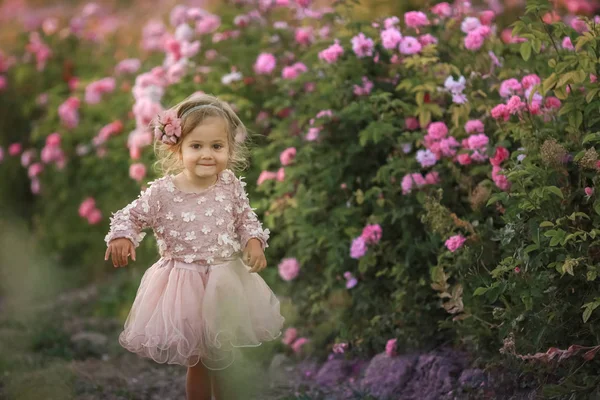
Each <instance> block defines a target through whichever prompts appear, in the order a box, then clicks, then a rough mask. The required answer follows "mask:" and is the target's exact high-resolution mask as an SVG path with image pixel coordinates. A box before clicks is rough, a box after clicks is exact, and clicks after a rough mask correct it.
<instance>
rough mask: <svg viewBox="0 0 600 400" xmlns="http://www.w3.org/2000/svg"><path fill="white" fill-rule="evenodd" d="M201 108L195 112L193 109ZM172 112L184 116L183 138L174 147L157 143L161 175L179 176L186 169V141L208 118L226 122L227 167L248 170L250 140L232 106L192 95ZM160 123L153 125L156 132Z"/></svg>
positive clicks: (204, 96) (205, 96)
mask: <svg viewBox="0 0 600 400" xmlns="http://www.w3.org/2000/svg"><path fill="white" fill-rule="evenodd" d="M198 106H207V107H200V108H196V109H194V110H192V108H194V107H198ZM169 111H175V112H176V113H177V118H181V117H182V116H184V117H185V118H184V119H183V120H182V121H181V137H180V138H179V140H178V141H177V143H175V144H166V143H163V142H161V141H160V140H155V141H154V154H155V155H156V159H157V161H156V162H155V163H154V168H155V170H157V171H158V172H159V173H161V174H162V175H167V174H172V173H179V172H181V171H182V170H183V164H182V163H181V161H180V159H179V154H180V152H181V146H182V143H183V139H184V138H185V137H186V136H187V135H188V134H189V133H190V132H191V131H193V130H194V128H196V127H197V126H198V125H199V124H201V123H202V121H204V120H205V119H206V118H208V117H220V118H223V120H224V121H225V122H226V124H225V125H226V129H227V141H228V144H229V146H228V147H229V160H228V165H227V168H229V169H232V170H234V171H236V172H240V171H243V170H245V169H246V168H248V165H249V162H248V158H249V152H250V151H249V147H248V145H249V141H250V138H249V136H248V131H247V130H246V127H245V126H244V124H243V123H242V121H241V120H240V118H239V117H238V116H237V115H236V113H235V111H233V108H231V106H230V105H229V104H228V103H227V102H225V101H223V100H220V99H219V98H217V97H215V96H211V95H209V94H193V95H191V96H189V97H187V98H186V99H185V100H183V101H182V102H180V103H178V104H176V105H175V106H173V107H171V108H170V109H169ZM188 111H189V112H188ZM156 124H157V120H156V119H155V120H154V121H153V122H152V123H151V126H150V127H151V129H152V130H154V126H156Z"/></svg>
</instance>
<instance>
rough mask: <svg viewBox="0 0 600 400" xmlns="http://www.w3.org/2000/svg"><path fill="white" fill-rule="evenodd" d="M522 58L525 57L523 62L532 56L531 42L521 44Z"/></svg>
mask: <svg viewBox="0 0 600 400" xmlns="http://www.w3.org/2000/svg"><path fill="white" fill-rule="evenodd" d="M520 50H521V57H523V60H525V61H527V60H529V56H531V43H530V42H523V43H521V49H520Z"/></svg>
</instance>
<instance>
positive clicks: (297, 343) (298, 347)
mask: <svg viewBox="0 0 600 400" xmlns="http://www.w3.org/2000/svg"><path fill="white" fill-rule="evenodd" d="M306 343H308V339H307V338H305V337H301V338H299V339H298V340H296V341H295V342H294V344H292V350H294V353H300V351H301V350H302V346H304V345H305V344H306Z"/></svg>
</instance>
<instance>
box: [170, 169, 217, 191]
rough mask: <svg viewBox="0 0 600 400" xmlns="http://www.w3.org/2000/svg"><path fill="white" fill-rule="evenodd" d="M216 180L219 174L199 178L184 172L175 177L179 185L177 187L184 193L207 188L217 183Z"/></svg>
mask: <svg viewBox="0 0 600 400" xmlns="http://www.w3.org/2000/svg"><path fill="white" fill-rule="evenodd" d="M190 175H191V176H190ZM218 179H219V174H216V175H212V176H206V177H199V176H196V175H193V174H189V173H188V172H186V171H182V172H181V173H180V174H178V175H176V176H175V181H176V182H177V183H179V187H180V188H181V189H183V190H184V191H188V192H193V191H198V190H203V189H206V188H209V187H211V186H213V185H214V184H215V183H217V180H218Z"/></svg>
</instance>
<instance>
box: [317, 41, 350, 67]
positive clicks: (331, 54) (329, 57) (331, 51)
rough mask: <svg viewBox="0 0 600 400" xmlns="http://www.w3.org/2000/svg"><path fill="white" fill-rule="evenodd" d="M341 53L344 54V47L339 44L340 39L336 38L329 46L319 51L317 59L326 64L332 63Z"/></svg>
mask: <svg viewBox="0 0 600 400" xmlns="http://www.w3.org/2000/svg"><path fill="white" fill-rule="evenodd" d="M342 54H344V49H343V48H342V46H340V41H339V40H338V39H336V40H335V42H334V43H333V44H332V45H331V46H329V47H328V48H326V49H325V50H322V51H320V52H319V59H321V60H323V61H325V62H327V63H328V64H333V63H335V62H336V61H337V60H338V58H340V57H341V56H342Z"/></svg>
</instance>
